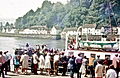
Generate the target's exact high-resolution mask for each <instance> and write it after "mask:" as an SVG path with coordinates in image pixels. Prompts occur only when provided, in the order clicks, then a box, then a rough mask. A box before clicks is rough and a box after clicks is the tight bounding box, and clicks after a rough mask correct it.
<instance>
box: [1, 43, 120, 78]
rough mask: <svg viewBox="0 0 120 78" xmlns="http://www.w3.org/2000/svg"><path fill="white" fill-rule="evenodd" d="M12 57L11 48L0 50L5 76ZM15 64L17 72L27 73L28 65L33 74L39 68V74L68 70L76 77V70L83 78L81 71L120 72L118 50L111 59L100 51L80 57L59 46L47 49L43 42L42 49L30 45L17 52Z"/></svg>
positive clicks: (96, 77)
mask: <svg viewBox="0 0 120 78" xmlns="http://www.w3.org/2000/svg"><path fill="white" fill-rule="evenodd" d="M26 47H29V45H26ZM10 60H11V55H10V54H9V53H8V51H6V52H4V53H3V52H2V51H0V69H1V70H0V76H1V74H2V77H3V78H5V76H4V72H3V70H4V69H5V74H7V71H10ZM13 64H14V70H15V73H18V74H19V73H22V74H27V73H28V69H31V73H33V74H38V70H40V74H43V73H44V72H45V73H46V75H52V74H54V75H58V73H59V72H61V73H62V75H63V76H65V75H66V72H69V73H70V77H71V78H74V73H77V78H81V75H82V76H84V77H87V76H89V75H91V78H103V77H106V78H118V77H119V72H120V56H118V54H116V55H115V57H114V58H113V59H112V60H110V59H109V58H108V57H105V59H100V55H97V58H95V56H94V54H91V57H90V58H87V57H86V56H84V55H83V54H81V53H79V54H78V56H77V57H75V56H74V55H69V56H66V55H65V54H64V52H60V51H59V50H53V49H47V48H44V46H43V47H42V49H41V48H40V47H39V46H38V45H37V48H36V49H29V48H27V49H26V50H24V52H23V53H22V54H19V53H18V52H15V56H14V57H13ZM19 70H21V71H19Z"/></svg>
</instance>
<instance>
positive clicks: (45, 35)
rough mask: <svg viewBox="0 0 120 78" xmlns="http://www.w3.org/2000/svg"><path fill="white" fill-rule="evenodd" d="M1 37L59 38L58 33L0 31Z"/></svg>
mask: <svg viewBox="0 0 120 78" xmlns="http://www.w3.org/2000/svg"><path fill="white" fill-rule="evenodd" d="M0 36H1V37H21V38H37V39H56V40H57V39H61V36H60V35H50V34H13V33H0Z"/></svg>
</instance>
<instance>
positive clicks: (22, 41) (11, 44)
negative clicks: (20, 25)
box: [0, 37, 65, 54]
mask: <svg viewBox="0 0 120 78" xmlns="http://www.w3.org/2000/svg"><path fill="white" fill-rule="evenodd" d="M26 43H29V45H30V46H31V47H35V45H38V44H39V45H42V44H45V45H47V47H48V48H58V49H64V47H65V41H64V40H52V39H34V38H17V37H0V50H1V51H9V52H10V53H12V54H13V53H14V51H15V49H16V48H20V47H24V46H25V45H26Z"/></svg>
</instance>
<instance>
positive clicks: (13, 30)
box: [6, 29, 16, 34]
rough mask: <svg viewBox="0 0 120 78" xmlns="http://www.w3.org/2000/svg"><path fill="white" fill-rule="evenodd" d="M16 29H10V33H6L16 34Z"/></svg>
mask: <svg viewBox="0 0 120 78" xmlns="http://www.w3.org/2000/svg"><path fill="white" fill-rule="evenodd" d="M15 31H16V29H10V30H9V31H6V33H11V34H12V33H15Z"/></svg>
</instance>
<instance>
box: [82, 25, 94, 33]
mask: <svg viewBox="0 0 120 78" xmlns="http://www.w3.org/2000/svg"><path fill="white" fill-rule="evenodd" d="M95 28H96V24H85V25H83V27H82V35H86V34H87V35H94V34H95Z"/></svg>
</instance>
